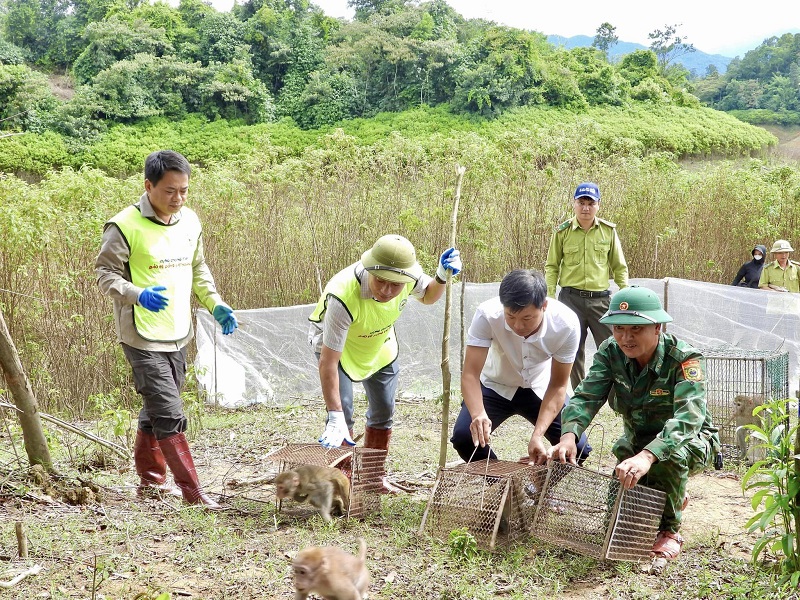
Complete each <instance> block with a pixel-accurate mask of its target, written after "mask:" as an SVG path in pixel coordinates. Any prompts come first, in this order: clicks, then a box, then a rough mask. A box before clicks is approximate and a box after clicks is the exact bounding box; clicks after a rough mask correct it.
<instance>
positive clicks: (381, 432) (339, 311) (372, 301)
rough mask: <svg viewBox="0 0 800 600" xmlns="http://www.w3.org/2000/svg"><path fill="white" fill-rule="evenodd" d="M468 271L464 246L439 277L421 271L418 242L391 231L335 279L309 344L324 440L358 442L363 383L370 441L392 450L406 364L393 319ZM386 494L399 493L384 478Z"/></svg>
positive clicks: (315, 316)
mask: <svg viewBox="0 0 800 600" xmlns="http://www.w3.org/2000/svg"><path fill="white" fill-rule="evenodd" d="M460 270H461V257H460V255H459V252H458V250H456V249H455V248H448V249H447V250H445V251H444V252H443V253H442V255H441V257H440V259H439V265H438V267H437V270H436V276H435V278H432V277H429V276H428V275H426V274H425V273H423V272H422V267H420V265H419V263H418V262H417V255H416V251H415V250H414V246H413V245H412V244H411V242H410V241H408V240H407V239H406V238H404V237H402V236H400V235H385V236H383V237H381V238H380V239H378V241H376V242H375V244H374V245H373V246H372V248H370V249H369V250H367V251H366V252H364V254H363V255H362V256H361V260H360V261H358V262H357V263H355V264H352V265H350V266H348V267H346V268H344V269H343V270H341V271H340V272H339V273H337V274H336V275H334V276H333V278H331V280H330V281H329V282H328V284H327V285H326V286H325V290H324V291H323V293H322V295H321V296H320V299H319V301H318V302H317V306H316V308H315V309H314V312H313V313H312V314H311V316H310V317H309V320H310V321H311V328H310V331H309V341H310V342H311V345H312V347H313V350H314V352H315V353H316V354H317V356H318V358H319V377H320V382H321V384H322V395H323V398H324V399H325V406H326V407H327V410H328V419H327V423H326V425H325V431H324V432H323V434H322V436H320V438H319V442H320V443H321V444H322V445H323V446H325V447H326V448H333V447H337V446H340V445H341V444H342V443H345V444H348V445H354V444H355V442H353V439H352V438H353V382H361V384H362V385H363V386H364V391H365V392H366V396H367V401H368V403H369V407H368V408H367V414H366V420H367V423H366V429H365V433H364V446H365V447H366V448H378V449H383V450H388V449H389V440H390V438H391V434H392V419H393V416H394V402H395V393H396V391H397V380H398V375H399V373H400V369H399V367H398V365H397V360H396V359H397V355H398V345H397V338H396V337H395V331H394V323H395V321H397V319H398V318H399V317H400V314H401V313H402V311H403V309H404V308H405V306H406V303H407V301H408V298H409V296H411V297H414V298H416V299H417V300H419V301H421V302H422V303H423V304H433V303H434V302H436V301H437V300H438V299H439V298H440V297H441V296H442V293H443V292H444V289H445V284H446V282H447V279H448V278H449V277H451V276H453V275H457V274H458V273H459V271H460ZM384 491H396V490H394V489H392V486H391V485H390V484H388V482H386V480H385V478H384Z"/></svg>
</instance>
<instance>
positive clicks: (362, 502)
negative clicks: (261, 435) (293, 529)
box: [268, 444, 387, 519]
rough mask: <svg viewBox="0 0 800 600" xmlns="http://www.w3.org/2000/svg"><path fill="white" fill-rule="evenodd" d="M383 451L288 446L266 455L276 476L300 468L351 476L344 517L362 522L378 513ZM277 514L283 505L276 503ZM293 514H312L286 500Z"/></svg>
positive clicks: (307, 508)
mask: <svg viewBox="0 0 800 600" xmlns="http://www.w3.org/2000/svg"><path fill="white" fill-rule="evenodd" d="M386 454H387V452H386V450H379V449H377V448H358V447H353V448H345V447H342V448H323V447H322V446H320V445H319V444H287V445H286V446H284V447H283V448H281V449H280V450H277V451H276V452H273V453H272V454H270V455H269V457H268V459H269V460H271V461H273V462H275V463H277V464H278V473H283V472H284V471H289V470H292V469H293V468H295V467H297V466H299V465H317V466H321V467H336V468H339V469H341V470H342V471H343V472H344V473H345V474H346V475H348V476H349V477H350V504H349V506H347V507H346V514H345V517H347V518H355V519H363V518H365V517H367V515H370V514H373V513H377V512H378V511H380V507H381V498H380V493H381V488H382V480H383V474H384V469H385V465H386ZM276 503H277V509H278V512H281V510H282V509H283V502H282V501H281V500H276ZM287 503H288V504H289V505H290V506H291V507H292V510H293V512H295V513H298V514H299V513H306V514H307V513H309V512H310V511H313V509H311V507H309V506H308V505H298V504H297V503H294V502H293V501H292V500H287Z"/></svg>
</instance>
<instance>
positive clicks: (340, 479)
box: [275, 465, 350, 522]
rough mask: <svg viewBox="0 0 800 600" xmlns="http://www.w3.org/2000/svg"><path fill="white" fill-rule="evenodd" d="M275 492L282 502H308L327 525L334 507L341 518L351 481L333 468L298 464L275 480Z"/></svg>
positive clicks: (348, 501) (345, 508)
mask: <svg viewBox="0 0 800 600" xmlns="http://www.w3.org/2000/svg"><path fill="white" fill-rule="evenodd" d="M275 492H276V494H277V496H278V498H279V499H281V500H282V499H284V498H291V499H292V500H294V501H295V502H305V501H308V502H309V503H310V504H311V506H313V507H314V508H316V509H317V510H318V511H319V514H320V515H322V518H323V519H325V521H326V522H327V521H330V520H331V509H332V508H333V506H334V505H336V506H337V508H338V509H339V512H340V514H342V515H343V514H345V511H346V510H347V507H348V506H349V505H350V480H349V479H347V477H346V476H345V474H344V473H342V472H341V471H340V470H339V469H334V468H333V467H318V466H316V465H300V466H299V467H297V468H296V469H295V470H294V471H284V472H283V473H280V474H279V475H278V476H277V477H276V478H275Z"/></svg>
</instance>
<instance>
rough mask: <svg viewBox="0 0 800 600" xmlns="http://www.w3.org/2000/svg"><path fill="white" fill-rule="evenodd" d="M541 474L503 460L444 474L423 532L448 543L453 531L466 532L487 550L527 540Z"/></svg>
mask: <svg viewBox="0 0 800 600" xmlns="http://www.w3.org/2000/svg"><path fill="white" fill-rule="evenodd" d="M541 475H542V474H541V473H537V471H536V469H535V468H534V467H531V466H528V465H523V464H521V463H516V462H509V461H502V460H490V461H485V460H481V461H476V462H471V463H465V464H461V465H457V466H455V467H450V468H444V469H440V471H439V475H438V476H437V477H436V482H435V483H434V486H433V490H431V496H430V499H429V500H428V505H427V507H426V508H425V513H424V514H423V516H422V523H421V524H420V528H419V533H422V532H423V531H426V530H427V532H428V533H429V534H431V535H433V536H434V537H438V538H440V539H444V540H447V538H448V536H449V535H450V532H451V531H453V530H454V529H460V528H464V527H466V528H467V530H468V531H469V532H470V533H471V534H472V535H473V536H474V537H475V541H476V542H477V544H478V547H479V548H483V549H484V550H494V549H495V548H496V547H497V546H498V545H499V546H508V545H510V544H511V543H512V542H515V541H517V540H519V539H521V538H524V537H527V536H528V526H529V521H530V519H531V517H532V516H533V512H534V508H535V505H536V494H537V492H538V490H539V489H540V488H541V483H542V482H543V477H542V476H541ZM537 482H538V483H537Z"/></svg>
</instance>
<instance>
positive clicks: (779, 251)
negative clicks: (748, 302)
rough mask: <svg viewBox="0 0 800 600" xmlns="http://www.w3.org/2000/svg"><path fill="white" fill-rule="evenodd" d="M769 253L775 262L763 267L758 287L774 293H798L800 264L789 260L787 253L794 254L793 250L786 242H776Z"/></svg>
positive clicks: (799, 287) (799, 290)
mask: <svg viewBox="0 0 800 600" xmlns="http://www.w3.org/2000/svg"><path fill="white" fill-rule="evenodd" d="M770 252H771V253H772V257H773V258H774V259H775V260H773V261H772V262H771V263H769V264H768V265H764V269H763V270H762V271H761V277H760V278H759V280H758V287H759V288H761V289H762V290H772V291H775V292H792V293H795V294H797V293H800V263H797V262H795V261H793V260H789V252H794V248H792V246H791V244H789V242H787V241H786V240H776V241H775V243H774V244H773V245H772V250H770Z"/></svg>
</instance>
